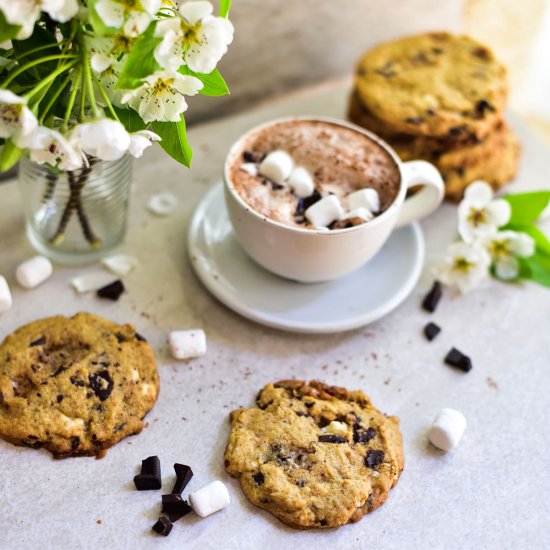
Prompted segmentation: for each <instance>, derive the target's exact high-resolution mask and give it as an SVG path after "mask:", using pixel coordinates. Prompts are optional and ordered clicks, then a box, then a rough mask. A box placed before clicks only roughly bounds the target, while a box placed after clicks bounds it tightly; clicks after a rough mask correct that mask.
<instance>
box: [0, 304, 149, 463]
mask: <svg viewBox="0 0 550 550" xmlns="http://www.w3.org/2000/svg"><path fill="white" fill-rule="evenodd" d="M158 390H159V380H158V372H157V365H156V361H155V357H154V354H153V350H152V349H151V346H150V345H149V344H148V343H147V342H146V341H145V339H144V338H143V337H142V336H140V335H138V334H137V333H136V332H135V330H134V327H133V326H132V325H118V324H116V323H113V322H112V321H109V320H107V319H104V318H102V317H99V316H97V315H91V314H89V313H78V314H77V315H75V316H74V317H62V316H55V317H48V318H46V319H40V320H38V321H34V322H33V323H29V324H28V325H25V326H23V327H21V328H19V329H18V330H16V331H15V332H14V333H13V334H10V335H9V336H7V337H6V339H5V340H4V341H3V342H2V343H1V344H0V437H2V438H3V439H5V440H7V441H10V442H11V443H14V444H15V445H24V446H27V447H32V448H35V449H37V448H41V447H43V448H45V449H46V450H48V451H49V452H51V453H52V454H53V455H54V456H55V457H57V458H62V457H67V456H97V457H100V456H103V455H104V454H105V452H106V449H108V448H109V447H111V446H112V445H114V444H115V443H117V442H118V441H120V440H121V439H123V438H125V437H126V436H128V435H131V434H135V433H138V432H140V431H141V430H142V428H143V418H144V416H145V415H146V414H147V412H149V410H150V409H151V408H152V407H153V405H154V404H155V401H156V399H157V395H158Z"/></svg>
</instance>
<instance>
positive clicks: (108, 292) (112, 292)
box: [97, 279, 124, 301]
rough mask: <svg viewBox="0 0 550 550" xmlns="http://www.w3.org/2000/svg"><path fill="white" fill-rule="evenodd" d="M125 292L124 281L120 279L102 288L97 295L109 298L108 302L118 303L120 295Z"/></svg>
mask: <svg viewBox="0 0 550 550" xmlns="http://www.w3.org/2000/svg"><path fill="white" fill-rule="evenodd" d="M123 292H124V285H123V284H122V281H121V280H120V279H118V280H117V281H114V282H112V283H109V284H108V285H106V286H104V287H101V288H100V289H98V291H97V295H98V296H99V297H100V298H107V299H108V300H113V301H116V300H118V299H119V298H120V295H121V294H122V293H123Z"/></svg>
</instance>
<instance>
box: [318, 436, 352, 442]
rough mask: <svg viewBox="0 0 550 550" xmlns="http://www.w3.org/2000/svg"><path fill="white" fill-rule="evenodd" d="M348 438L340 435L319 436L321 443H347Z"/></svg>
mask: <svg viewBox="0 0 550 550" xmlns="http://www.w3.org/2000/svg"><path fill="white" fill-rule="evenodd" d="M347 442H348V438H347V437H345V436H343V435H340V434H326V435H320V436H319V443H347Z"/></svg>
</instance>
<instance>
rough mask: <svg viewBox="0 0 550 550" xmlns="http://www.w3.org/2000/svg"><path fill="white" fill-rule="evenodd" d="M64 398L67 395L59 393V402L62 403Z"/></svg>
mask: <svg viewBox="0 0 550 550" xmlns="http://www.w3.org/2000/svg"><path fill="white" fill-rule="evenodd" d="M63 399H65V396H64V395H61V394H59V395H58V396H57V402H58V403H61V401H63Z"/></svg>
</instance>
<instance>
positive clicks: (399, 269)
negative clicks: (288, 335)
mask: <svg viewBox="0 0 550 550" xmlns="http://www.w3.org/2000/svg"><path fill="white" fill-rule="evenodd" d="M188 252H189V258H190V259H191V263H192V265H193V268H194V270H195V272H196V273H197V275H198V276H199V278H200V279H201V280H202V282H203V283H204V285H205V286H206V288H207V289H208V290H209V291H210V292H211V293H212V294H213V295H214V296H215V297H216V298H218V300H220V301H221V302H222V303H224V304H225V305H226V306H227V307H229V308H231V309H232V310H234V311H236V312H237V313H239V314H241V315H243V316H244V317H247V318H248V319H252V320H253V321H257V322H258V323H261V324H263V325H267V326H269V327H274V328H278V329H282V330H288V331H292V332H307V333H327V332H340V331H344V330H350V329H354V328H357V327H360V326H363V325H366V324H368V323H372V322H373V321H376V320H377V319H380V318H381V317H383V316H384V315H386V314H387V313H389V312H390V311H392V310H393V309H395V308H396V307H397V306H398V305H399V304H401V302H403V300H405V298H407V296H408V295H409V294H410V292H411V291H412V289H413V288H414V286H415V285H416V282H417V280H418V277H419V276H420V271H421V269H422V265H423V263H424V237H423V235H422V230H421V229H420V226H419V225H418V224H412V225H409V226H407V227H404V228H402V229H398V230H395V231H394V232H393V233H392V235H391V237H390V238H389V240H388V241H387V242H386V244H385V245H384V247H383V248H382V250H381V251H380V252H379V253H378V254H377V255H376V256H375V257H374V258H373V259H372V260H371V261H370V262H369V263H368V264H367V265H366V266H365V267H362V268H361V269H359V270H358V271H355V272H354V273H352V274H350V275H348V276H347V277H344V278H343V279H339V280H337V281H332V282H328V283H315V284H309V283H297V282H294V281H289V280H287V279H283V278H281V277H279V276H277V275H273V274H272V273H270V272H269V271H266V270H265V269H264V268H262V267H260V266H259V265H258V264H256V263H255V262H254V261H253V260H252V259H251V258H250V257H249V256H248V255H247V254H246V253H245V251H244V250H243V249H242V248H241V246H240V245H239V243H238V242H237V240H236V239H235V236H234V234H233V230H232V228H231V224H230V222H229V218H228V216H227V211H226V208H225V200H224V197H223V186H222V184H221V183H220V184H218V185H216V186H215V187H214V188H213V189H211V190H210V191H209V192H208V193H207V194H206V195H205V196H204V198H203V199H202V200H201V202H200V203H199V205H198V207H197V209H196V210H195V213H194V215H193V219H192V220H191V225H190V228H189V238H188Z"/></svg>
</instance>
